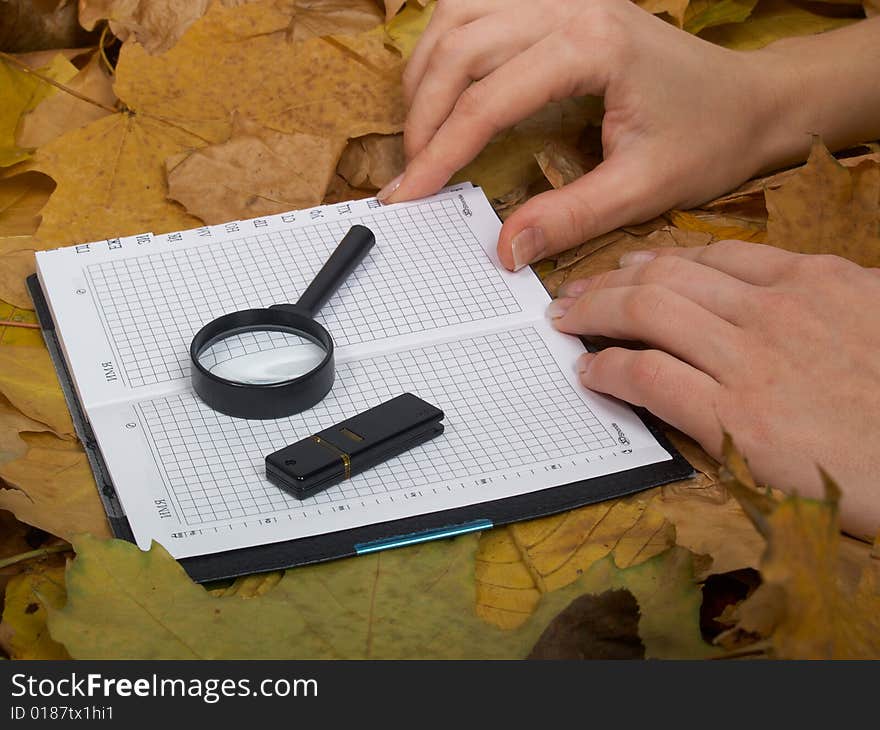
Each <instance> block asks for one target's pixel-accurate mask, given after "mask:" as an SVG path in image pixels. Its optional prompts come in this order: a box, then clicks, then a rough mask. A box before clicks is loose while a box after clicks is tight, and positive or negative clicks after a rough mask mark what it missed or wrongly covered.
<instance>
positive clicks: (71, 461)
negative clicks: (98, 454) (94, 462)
mask: <svg viewBox="0 0 880 730" xmlns="http://www.w3.org/2000/svg"><path fill="white" fill-rule="evenodd" d="M21 438H22V439H23V440H24V441H25V442H26V443H27V446H28V450H27V452H26V454H25V455H24V456H22V457H19V458H18V459H15V460H13V461H8V462H6V463H3V464H0V480H3V481H5V482H6V483H7V484H8V488H0V509H6V510H9V511H10V512H12V513H14V514H15V516H16V517H18V519H19V520H21V521H22V522H26V523H27V524H29V525H34V526H35V527H39V528H40V529H41V530H45V531H46V532H48V533H50V534H52V535H57V536H58V537H62V538H64V539H66V540H69V539H70V538H71V536H72V535H74V534H77V533H80V532H90V533H91V534H93V535H96V536H98V537H109V536H110V528H109V527H108V526H107V517H106V515H105V513H104V508H103V506H102V504H101V500H100V498H99V497H98V490H97V488H96V487H95V480H94V477H93V476H92V472H91V469H89V464H88V461H87V459H86V455H85V452H84V451H83V450H82V447H81V446H80V445H79V443H77V442H76V441H70V440H65V439H60V438H58V437H57V436H54V435H53V434H50V433H23V434H21Z"/></svg>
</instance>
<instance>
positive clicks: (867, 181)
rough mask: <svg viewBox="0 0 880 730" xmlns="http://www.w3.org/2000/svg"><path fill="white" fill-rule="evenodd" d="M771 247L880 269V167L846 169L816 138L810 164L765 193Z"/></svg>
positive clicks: (865, 164) (861, 165)
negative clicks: (820, 254) (846, 260)
mask: <svg viewBox="0 0 880 730" xmlns="http://www.w3.org/2000/svg"><path fill="white" fill-rule="evenodd" d="M766 201H767V211H768V213H769V218H768V221H767V243H770V244H772V245H774V246H779V247H780V248H786V249H788V250H790V251H798V252H800V253H811V254H819V253H826V254H837V255H838V256H844V257H845V258H848V259H850V260H852V261H855V262H856V263H858V264H861V265H862V266H878V265H880V163H877V162H875V161H874V160H872V159H866V160H863V161H861V162H860V163H859V164H857V165H856V166H855V167H845V166H844V165H841V164H840V163H839V162H838V161H837V160H835V159H834V157H833V156H832V155H831V153H830V152H828V150H827V149H826V148H825V145H823V144H822V142H821V140H819V139H818V138H814V140H813V148H812V150H811V151H810V158H809V160H808V161H807V164H806V165H804V166H803V167H801V168H799V169H798V170H797V171H796V172H795V173H794V174H793V175H790V176H788V177H786V178H785V179H784V180H783V181H782V182H781V183H779V184H778V185H777V186H774V187H772V188H769V189H768V190H767V192H766Z"/></svg>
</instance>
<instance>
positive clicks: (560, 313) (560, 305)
mask: <svg viewBox="0 0 880 730" xmlns="http://www.w3.org/2000/svg"><path fill="white" fill-rule="evenodd" d="M572 304H574V298H573V297H563V298H562V299H554V300H553V301H552V302H550V305H549V306H548V307H547V316H548V317H550V319H559V318H560V317H564V316H565V313H566V312H567V311H568V310H569V309H571V305H572Z"/></svg>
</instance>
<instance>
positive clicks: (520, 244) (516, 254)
mask: <svg viewBox="0 0 880 730" xmlns="http://www.w3.org/2000/svg"><path fill="white" fill-rule="evenodd" d="M510 249H511V251H512V252H513V270H514V271H519V270H520V269H522V268H524V267H525V266H528V265H529V264H531V263H533V262H534V261H537V260H538V259H541V258H543V257H544V253H545V251H546V250H547V246H546V244H545V243H544V231H542V230H541V229H540V228H524V229H523V230H521V231H520V232H519V233H517V234H516V235H515V236H514V237H513V240H512V241H511V242H510Z"/></svg>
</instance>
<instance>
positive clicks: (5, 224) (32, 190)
mask: <svg viewBox="0 0 880 730" xmlns="http://www.w3.org/2000/svg"><path fill="white" fill-rule="evenodd" d="M12 169H13V170H15V169H17V168H12ZM54 189H55V183H54V181H53V180H52V178H50V177H48V176H47V175H43V174H41V173H38V172H25V173H21V174H17V175H10V176H9V177H6V178H3V179H0V300H2V301H6V302H11V303H12V304H14V305H16V306H18V307H22V308H30V307H32V306H33V305H32V303H31V298H30V295H29V294H28V292H27V289H26V287H25V278H26V277H27V276H28V275H29V274H32V273H33V272H34V255H33V251H34V248H35V247H36V244H35V243H34V241H33V233H34V232H35V231H36V230H37V226H38V225H39V222H40V210H41V209H42V208H43V206H44V205H45V204H46V201H47V200H48V199H49V196H50V195H51V193H52V191H53V190H54ZM0 319H6V317H0Z"/></svg>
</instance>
